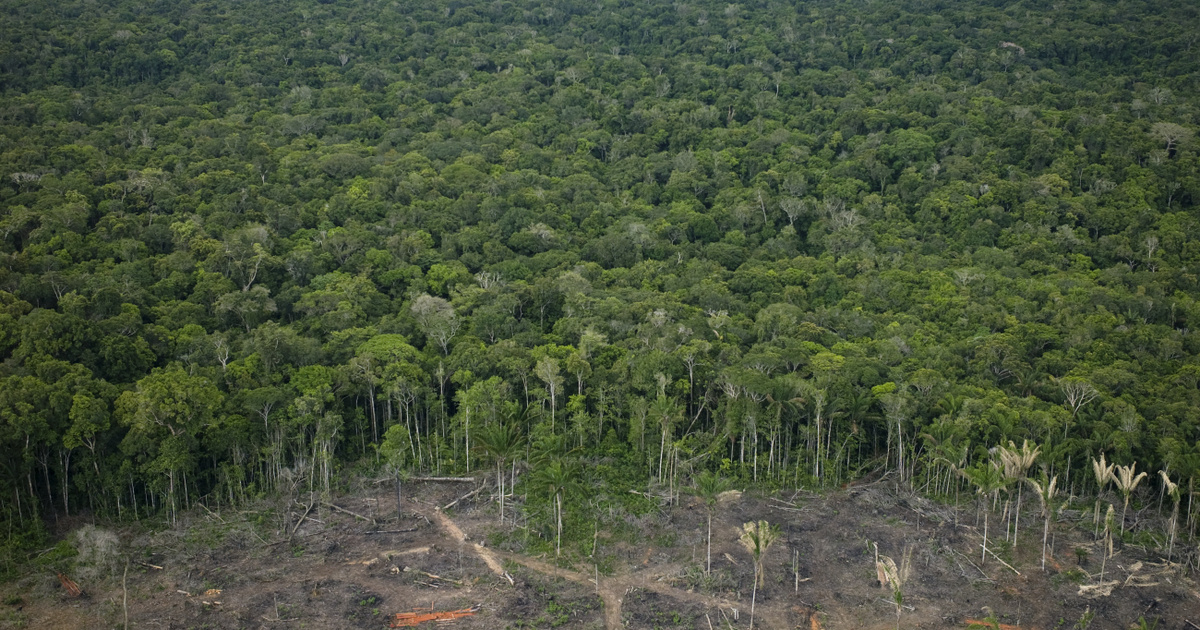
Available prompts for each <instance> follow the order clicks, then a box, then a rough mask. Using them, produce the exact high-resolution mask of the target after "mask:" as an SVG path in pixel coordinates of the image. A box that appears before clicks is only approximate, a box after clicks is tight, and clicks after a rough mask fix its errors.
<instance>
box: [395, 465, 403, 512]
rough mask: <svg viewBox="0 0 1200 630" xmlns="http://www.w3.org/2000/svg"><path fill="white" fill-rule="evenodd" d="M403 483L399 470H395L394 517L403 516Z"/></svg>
mask: <svg viewBox="0 0 1200 630" xmlns="http://www.w3.org/2000/svg"><path fill="white" fill-rule="evenodd" d="M403 488H404V486H403V483H402V482H401V481H400V471H396V519H397V520H399V519H402V518H404V494H403Z"/></svg>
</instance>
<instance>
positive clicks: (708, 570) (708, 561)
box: [704, 510, 712, 575]
mask: <svg viewBox="0 0 1200 630" xmlns="http://www.w3.org/2000/svg"><path fill="white" fill-rule="evenodd" d="M707 538H708V549H707V550H706V552H705V557H704V574H705V575H712V511H711V510H709V512H708V537H707Z"/></svg>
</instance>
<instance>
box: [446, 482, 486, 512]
mask: <svg viewBox="0 0 1200 630" xmlns="http://www.w3.org/2000/svg"><path fill="white" fill-rule="evenodd" d="M487 487H488V486H487V484H484V485H482V486H479V487H478V488H476V489H474V490H472V491H470V492H468V493H466V494H464V495H462V496H461V497H458V498H457V499H455V500H453V501H451V502H449V503H447V504H446V505H443V506H442V509H443V510H449V509H450V508H452V507H454V506H456V505H458V502H459V501H465V500H467V499H470V498H471V497H473V496H475V495H477V494H479V493H480V492H483V490H484V489H485V488H487Z"/></svg>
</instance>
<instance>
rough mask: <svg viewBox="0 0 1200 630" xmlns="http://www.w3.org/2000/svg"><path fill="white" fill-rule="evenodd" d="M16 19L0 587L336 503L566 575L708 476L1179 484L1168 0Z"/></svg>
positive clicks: (207, 9) (492, 5)
mask: <svg viewBox="0 0 1200 630" xmlns="http://www.w3.org/2000/svg"><path fill="white" fill-rule="evenodd" d="M2 4H3V6H4V11H3V13H4V16H5V17H4V20H3V22H2V23H0V176H2V177H3V181H2V182H0V360H2V363H0V497H2V498H0V506H2V507H0V512H2V513H0V519H3V520H4V523H5V524H6V526H5V528H4V531H3V535H4V536H5V537H6V538H5V540H6V541H7V543H6V544H7V547H8V548H10V549H16V548H19V547H20V546H21V545H25V544H28V541H29V540H33V539H36V538H37V537H38V536H40V535H41V534H39V532H41V531H44V530H43V529H42V527H43V525H42V524H44V523H47V522H53V521H54V520H55V519H58V518H60V517H62V516H65V515H69V514H75V513H77V512H79V511H89V512H90V513H91V514H93V515H100V516H102V517H104V518H111V519H134V518H139V519H144V518H151V517H153V518H159V519H162V518H166V519H170V518H172V517H173V515H174V514H175V513H176V511H177V510H179V509H183V508H185V507H186V506H188V505H189V504H192V503H194V502H197V501H204V502H239V501H244V500H247V499H249V498H252V497H255V496H259V495H263V494H267V493H273V492H278V491H295V489H296V488H298V487H299V488H305V489H308V488H313V489H316V490H326V491H327V490H329V489H330V488H331V487H337V485H338V484H339V483H343V482H344V481H343V480H344V479H345V478H346V477H347V475H348V473H351V472H355V471H358V472H362V473H372V474H379V473H380V472H386V473H387V474H389V475H390V474H396V475H401V476H402V475H405V474H410V473H416V472H438V473H443V474H445V473H456V472H467V471H473V470H478V469H483V470H496V469H497V468H492V466H493V464H496V465H497V466H498V468H499V469H501V470H503V469H505V468H513V471H514V472H513V473H512V474H511V475H510V476H512V477H513V479H511V480H510V481H516V483H517V484H518V485H523V486H524V487H525V489H524V490H521V488H518V490H519V491H520V492H521V493H523V494H524V495H525V496H526V500H527V503H526V504H525V505H523V506H514V507H516V508H517V509H526V510H532V511H533V513H534V515H535V519H534V520H535V521H536V520H538V518H536V515H537V514H542V515H543V516H545V515H547V514H550V511H551V510H558V511H561V510H562V505H563V500H565V501H566V503H567V505H568V509H567V510H566V512H567V515H566V518H567V521H568V531H567V536H568V538H570V536H571V527H570V523H571V518H572V517H571V512H572V510H570V509H569V506H570V505H572V504H574V505H584V504H585V503H586V502H588V501H592V502H593V503H594V502H595V501H597V500H608V501H612V502H616V503H626V504H627V507H630V509H637V506H636V505H634V504H633V503H632V502H637V501H643V500H645V499H644V495H630V494H629V493H627V492H626V491H627V490H628V489H631V488H637V489H639V490H642V491H647V490H651V489H654V488H660V487H662V488H668V489H670V488H672V487H677V486H678V485H679V484H684V483H686V480H687V479H688V478H689V476H690V475H692V474H693V473H699V472H700V471H704V470H710V471H714V472H719V473H720V474H722V475H724V476H726V477H729V478H735V479H738V480H740V481H739V483H746V484H752V483H758V484H762V485H764V486H766V487H771V486H780V485H787V486H794V485H796V484H805V485H808V486H821V485H830V484H835V483H841V482H845V481H846V480H848V479H851V478H853V477H855V476H857V475H861V474H864V473H866V472H869V471H875V472H882V471H892V474H895V475H896V478H897V479H898V480H900V481H903V482H906V483H911V484H912V485H913V487H916V488H919V489H924V490H925V491H927V492H941V493H949V492H951V491H952V489H955V488H958V487H959V486H960V485H961V486H962V488H963V489H967V488H969V486H968V484H967V483H966V481H965V480H963V479H960V477H959V476H958V475H956V474H954V471H956V470H963V469H967V468H968V467H970V466H973V465H981V464H979V462H983V461H984V460H986V459H987V458H988V457H989V450H988V449H990V448H992V447H995V446H997V445H1003V444H1007V443H1008V442H1009V441H1010V440H1012V441H1014V442H1016V443H1020V442H1021V441H1022V440H1025V439H1028V440H1030V441H1031V442H1032V443H1037V444H1038V445H1040V447H1041V449H1042V450H1041V455H1040V459H1039V462H1040V464H1039V465H1041V466H1044V467H1045V468H1046V470H1047V472H1048V473H1049V474H1057V475H1059V477H1060V479H1059V481H1060V483H1059V485H1060V487H1064V486H1065V487H1069V488H1071V489H1073V490H1074V491H1075V492H1076V493H1082V492H1085V491H1086V492H1092V491H1093V490H1094V488H1095V480H1094V479H1093V478H1092V476H1091V471H1092V467H1091V463H1090V461H1091V459H1092V458H1098V457H1099V456H1100V454H1102V453H1103V454H1106V456H1107V457H1108V458H1109V460H1111V461H1114V462H1116V463H1118V464H1124V465H1129V464H1132V463H1134V462H1137V463H1138V464H1139V465H1140V466H1141V468H1142V469H1149V470H1165V471H1166V472H1167V474H1168V476H1169V477H1170V478H1171V479H1174V480H1175V481H1177V482H1179V483H1181V487H1183V488H1185V489H1186V490H1187V491H1188V492H1190V491H1191V489H1192V488H1193V487H1194V486H1192V485H1189V484H1191V483H1192V481H1191V480H1193V479H1195V477H1197V476H1198V475H1200V446H1198V444H1197V442H1198V438H1200V389H1198V387H1200V357H1198V354H1200V337H1198V334H1197V333H1198V331H1197V329H1198V328H1200V304H1198V303H1197V295H1198V293H1197V291H1198V288H1200V287H1198V281H1197V274H1198V273H1200V239H1198V238H1197V235H1198V234H1200V225H1198V223H1200V217H1198V214H1197V202H1198V201H1200V160H1198V159H1197V144H1196V143H1195V142H1194V139H1193V136H1194V131H1195V129H1196V127H1197V124H1198V122H1200V121H1198V115H1200V111H1198V109H1197V106H1198V101H1197V92H1198V85H1197V77H1200V46H1197V44H1200V41H1198V40H1200V9H1198V8H1197V7H1196V6H1195V5H1194V4H1192V3H1189V2H1183V1H1179V0H1149V1H1137V0H1094V1H1079V2H1062V3H1055V4H1050V3H1043V2H1032V1H1018V2H1000V1H996V0H968V1H959V2H951V1H948V0H943V1H937V0H924V1H918V0H914V1H905V2H878V1H875V2H848V1H842V0H817V1H811V2H809V1H806V2H773V1H767V2H763V1H756V0H747V1H743V2H739V3H735V4H730V3H727V2H713V1H711V0H695V1H690V2H663V1H657V0H656V1H652V2H632V1H628V0H599V1H596V0H592V1H588V2H583V1H576V0H562V1H546V2H538V3H532V2H508V1H503V0H497V1H494V2H485V1H482V0H478V1H477V0H423V1H421V2H414V1H408V0H404V1H394V2H375V1H371V0H317V1H313V0H296V1H289V2H279V1H276V0H264V1H262V2H231V1H229V0H208V1H197V2H163V1H154V2H146V3H134V2H130V1H128V0H112V1H105V2H95V1H94V0H93V1H82V0H65V1H63V2H31V1H20V0H3V3H2ZM526 472H527V473H530V474H518V473H526ZM500 476H501V477H503V476H504V475H503V474H501V475H500ZM1159 483H1160V481H1159V478H1158V477H1157V476H1155V477H1153V478H1152V481H1151V482H1148V483H1147V484H1146V485H1145V486H1144V488H1151V491H1154V492H1157V489H1158V485H1157V484H1159ZM581 485H586V486H589V487H592V488H595V490H591V491H589V492H588V493H582V492H580V491H579V490H578V488H579V487H580V486H581ZM668 494H669V490H668ZM518 496H519V495H518ZM597 497H600V498H599V499H598V498H597ZM604 497H607V499H604ZM551 499H557V503H555V502H554V501H552V500H551ZM539 510H541V511H540V512H539ZM1187 511H1188V517H1189V520H1191V518H1192V516H1193V508H1192V505H1191V503H1190V502H1189V503H1188V504H1187ZM541 520H542V521H545V522H549V521H550V520H553V519H549V518H542V519H541ZM589 522H590V521H589ZM578 529H579V530H580V533H579V536H580V537H584V536H585V535H586V537H587V538H588V540H590V539H591V531H592V530H591V526H590V525H588V526H586V527H582V526H581V527H579V528H578ZM584 530H586V534H585V533H584Z"/></svg>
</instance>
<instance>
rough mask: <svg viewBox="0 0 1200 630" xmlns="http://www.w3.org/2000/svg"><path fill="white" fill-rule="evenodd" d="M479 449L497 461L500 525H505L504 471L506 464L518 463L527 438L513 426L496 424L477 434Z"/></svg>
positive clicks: (476, 439)
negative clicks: (517, 460)
mask: <svg viewBox="0 0 1200 630" xmlns="http://www.w3.org/2000/svg"><path fill="white" fill-rule="evenodd" d="M475 442H476V444H477V448H480V449H483V451H484V452H486V453H487V454H488V455H490V456H491V457H492V459H494V460H496V490H497V491H498V492H499V494H500V524H501V525H503V524H504V469H505V464H506V463H508V462H510V461H516V459H517V457H518V456H519V455H520V453H521V450H522V449H524V448H525V438H524V437H522V436H521V434H520V432H519V431H518V430H517V428H516V427H514V426H513V425H511V424H507V423H500V422H496V423H493V424H490V425H487V426H485V427H483V429H481V430H479V431H477V432H476V434H475Z"/></svg>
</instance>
